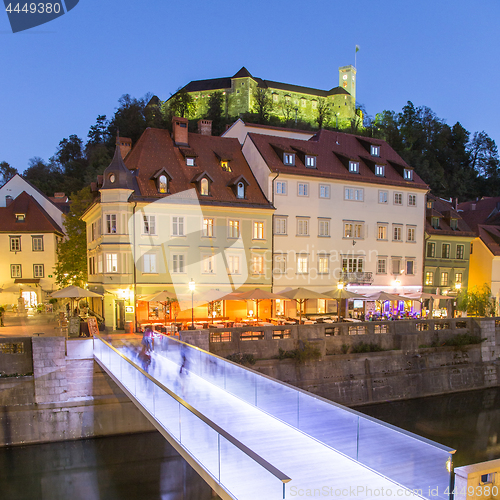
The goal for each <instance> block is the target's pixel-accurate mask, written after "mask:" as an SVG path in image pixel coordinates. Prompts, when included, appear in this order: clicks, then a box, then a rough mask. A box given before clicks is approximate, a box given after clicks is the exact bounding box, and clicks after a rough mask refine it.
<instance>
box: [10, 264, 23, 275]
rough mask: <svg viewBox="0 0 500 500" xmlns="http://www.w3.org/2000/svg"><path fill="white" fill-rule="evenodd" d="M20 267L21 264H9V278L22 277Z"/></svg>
mask: <svg viewBox="0 0 500 500" xmlns="http://www.w3.org/2000/svg"><path fill="white" fill-rule="evenodd" d="M22 276H23V273H22V267H21V264H11V265H10V277H11V278H22Z"/></svg>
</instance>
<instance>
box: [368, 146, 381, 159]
mask: <svg viewBox="0 0 500 500" xmlns="http://www.w3.org/2000/svg"><path fill="white" fill-rule="evenodd" d="M370 154H371V155H372V156H380V146H374V145H373V144H372V145H371V146H370Z"/></svg>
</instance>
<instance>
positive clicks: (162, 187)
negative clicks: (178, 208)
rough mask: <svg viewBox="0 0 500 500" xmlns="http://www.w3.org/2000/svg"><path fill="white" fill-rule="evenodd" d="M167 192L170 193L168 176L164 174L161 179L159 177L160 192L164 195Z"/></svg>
mask: <svg viewBox="0 0 500 500" xmlns="http://www.w3.org/2000/svg"><path fill="white" fill-rule="evenodd" d="M167 191H168V184H167V176H166V175H163V174H162V175H160V177H158V192H159V193H162V194H164V193H166V192H167Z"/></svg>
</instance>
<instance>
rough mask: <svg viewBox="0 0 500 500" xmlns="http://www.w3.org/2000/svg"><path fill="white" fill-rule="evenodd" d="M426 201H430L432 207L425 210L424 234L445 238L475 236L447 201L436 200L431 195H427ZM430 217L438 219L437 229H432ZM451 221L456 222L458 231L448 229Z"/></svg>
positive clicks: (435, 197) (436, 198)
mask: <svg viewBox="0 0 500 500" xmlns="http://www.w3.org/2000/svg"><path fill="white" fill-rule="evenodd" d="M427 200H428V201H430V200H432V202H433V207H432V208H427V209H426V223H425V231H426V233H428V234H440V235H445V236H475V234H474V231H472V229H471V228H470V227H469V225H468V224H467V222H466V221H464V220H463V218H462V217H461V214H460V213H459V212H457V211H456V210H455V209H454V208H453V205H452V204H451V203H450V202H449V201H446V200H443V199H442V198H438V197H437V196H434V195H433V194H431V193H429V194H428V195H427ZM432 217H439V229H435V228H433V227H432ZM451 219H456V220H457V228H458V229H452V228H451V227H450V220H451Z"/></svg>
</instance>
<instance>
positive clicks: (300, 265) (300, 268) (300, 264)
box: [297, 255, 309, 274]
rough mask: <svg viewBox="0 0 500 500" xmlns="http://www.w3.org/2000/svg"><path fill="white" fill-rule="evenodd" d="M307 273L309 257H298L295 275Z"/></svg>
mask: <svg viewBox="0 0 500 500" xmlns="http://www.w3.org/2000/svg"><path fill="white" fill-rule="evenodd" d="M308 272H309V256H307V255H305V256H304V255H299V256H298V257H297V273H298V274H307V273H308Z"/></svg>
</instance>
